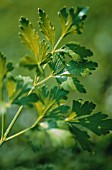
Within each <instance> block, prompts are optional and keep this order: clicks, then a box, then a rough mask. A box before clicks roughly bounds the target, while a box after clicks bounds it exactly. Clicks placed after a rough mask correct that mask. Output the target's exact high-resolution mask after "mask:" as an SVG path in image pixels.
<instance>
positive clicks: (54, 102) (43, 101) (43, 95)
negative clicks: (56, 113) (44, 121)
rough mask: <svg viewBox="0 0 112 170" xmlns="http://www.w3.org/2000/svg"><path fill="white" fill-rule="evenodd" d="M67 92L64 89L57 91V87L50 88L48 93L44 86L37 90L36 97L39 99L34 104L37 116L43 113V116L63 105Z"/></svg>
mask: <svg viewBox="0 0 112 170" xmlns="http://www.w3.org/2000/svg"><path fill="white" fill-rule="evenodd" d="M67 94H68V92H67V91H65V90H64V89H59V88H58V87H57V86H55V87H54V88H52V89H51V90H50V91H49V90H48V88H47V87H46V86H43V87H41V88H39V89H38V91H37V96H38V98H39V100H38V102H37V103H36V108H37V112H38V114H39V115H42V114H44V113H45V115H47V114H49V112H52V111H53V110H54V109H56V108H57V107H59V105H60V104H63V102H64V100H66V99H67Z"/></svg>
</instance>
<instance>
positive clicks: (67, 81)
mask: <svg viewBox="0 0 112 170" xmlns="http://www.w3.org/2000/svg"><path fill="white" fill-rule="evenodd" d="M56 80H57V82H58V83H59V84H61V87H62V88H64V89H65V90H68V91H69V90H70V89H71V90H74V91H76V90H77V91H79V92H80V93H86V90H85V88H84V86H83V85H82V84H80V81H79V80H78V79H77V78H75V77H66V76H56Z"/></svg>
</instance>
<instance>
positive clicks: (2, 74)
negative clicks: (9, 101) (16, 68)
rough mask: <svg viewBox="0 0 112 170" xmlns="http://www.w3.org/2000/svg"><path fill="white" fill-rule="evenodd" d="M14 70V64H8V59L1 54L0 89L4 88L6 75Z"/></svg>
mask: <svg viewBox="0 0 112 170" xmlns="http://www.w3.org/2000/svg"><path fill="white" fill-rule="evenodd" d="M12 70H13V66H12V63H7V61H6V57H4V55H3V54H2V53H0V88H1V87H2V81H3V78H4V77H5V76H6V74H7V73H8V72H10V71H12Z"/></svg>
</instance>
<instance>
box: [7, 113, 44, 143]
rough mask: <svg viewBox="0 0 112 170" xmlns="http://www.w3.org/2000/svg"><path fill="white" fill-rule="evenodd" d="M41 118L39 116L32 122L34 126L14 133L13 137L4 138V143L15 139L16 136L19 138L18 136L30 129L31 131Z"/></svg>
mask: <svg viewBox="0 0 112 170" xmlns="http://www.w3.org/2000/svg"><path fill="white" fill-rule="evenodd" d="M41 118H42V116H40V117H39V118H38V119H37V120H36V121H35V122H34V124H33V125H32V126H30V127H28V128H26V129H24V130H22V131H21V132H18V133H16V134H14V135H12V136H10V137H8V138H6V139H5V141H8V140H10V139H13V138H15V137H17V136H19V135H22V134H23V133H25V132H27V131H29V130H31V129H33V128H34V127H35V126H36V125H37V123H38V122H39V121H40V119H41Z"/></svg>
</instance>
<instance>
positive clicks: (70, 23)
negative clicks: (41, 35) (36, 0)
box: [58, 7, 88, 37]
mask: <svg viewBox="0 0 112 170" xmlns="http://www.w3.org/2000/svg"><path fill="white" fill-rule="evenodd" d="M87 12H88V7H84V8H80V7H78V8H77V10H76V11H74V8H70V9H67V8H66V7H64V8H63V9H61V10H60V12H59V13H58V14H59V18H60V21H61V26H62V36H63V37H64V36H67V35H68V34H71V33H72V34H80V33H82V30H83V25H84V20H85V18H86V14H87Z"/></svg>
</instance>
